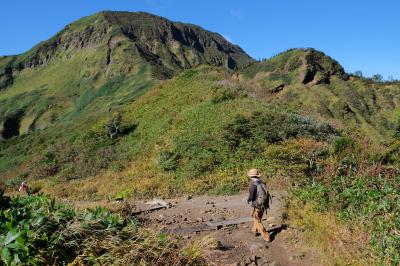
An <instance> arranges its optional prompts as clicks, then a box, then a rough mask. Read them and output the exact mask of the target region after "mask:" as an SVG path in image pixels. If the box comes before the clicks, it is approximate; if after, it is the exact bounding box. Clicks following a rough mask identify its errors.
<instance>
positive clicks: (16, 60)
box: [0, 11, 253, 90]
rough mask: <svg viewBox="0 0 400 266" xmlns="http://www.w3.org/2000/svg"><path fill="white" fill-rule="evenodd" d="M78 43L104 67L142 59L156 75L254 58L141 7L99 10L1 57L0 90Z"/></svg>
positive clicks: (70, 52)
mask: <svg viewBox="0 0 400 266" xmlns="http://www.w3.org/2000/svg"><path fill="white" fill-rule="evenodd" d="M82 49H87V50H88V51H89V50H90V51H93V50H97V51H99V54H102V58H99V60H101V61H102V62H101V64H103V65H104V71H106V72H107V73H111V74H112V73H116V72H118V73H121V74H126V73H127V72H129V71H130V70H131V69H133V68H135V67H134V65H137V64H147V65H150V66H151V69H152V73H153V76H154V77H155V78H157V79H166V78H170V77H172V75H173V74H174V73H176V72H178V71H181V70H183V69H187V68H191V67H194V66H197V65H201V64H207V65H213V66H221V67H225V68H228V69H237V68H241V67H243V66H245V65H248V64H249V63H250V62H251V61H253V59H252V58H251V57H250V56H248V55H247V54H246V53H245V52H244V51H243V50H242V49H241V48H240V47H239V46H237V45H234V44H232V43H230V42H228V41H227V40H225V39H224V38H223V37H222V36H221V35H219V34H217V33H213V32H210V31H207V30H204V29H202V28H201V27H199V26H194V25H191V24H185V23H181V22H172V21H170V20H168V19H165V18H162V17H159V16H156V15H152V14H149V13H145V12H120V11H118V12H117V11H103V12H99V13H96V14H94V15H92V16H88V17H84V18H82V19H79V20H77V21H75V22H73V23H71V24H69V25H67V26H66V27H65V28H64V29H63V30H61V31H60V32H59V33H57V34H56V35H55V36H54V37H52V38H50V39H49V40H47V41H44V42H42V43H40V44H38V45H36V46H35V47H33V48H32V49H31V50H29V51H28V52H26V53H24V54H21V55H18V56H12V57H10V58H5V59H4V58H3V59H1V58H0V90H1V89H3V88H5V87H7V86H9V85H10V84H12V81H13V77H14V75H15V73H17V72H20V71H22V70H23V69H26V68H35V67H38V66H44V65H47V64H49V63H50V62H53V61H54V60H56V59H60V58H61V59H62V60H66V59H67V58H73V57H74V55H75V54H76V52H77V51H79V50H82ZM110 65H113V67H110ZM110 68H112V69H114V70H113V71H109V69H110Z"/></svg>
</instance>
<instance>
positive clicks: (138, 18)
mask: <svg viewBox="0 0 400 266" xmlns="http://www.w3.org/2000/svg"><path fill="white" fill-rule="evenodd" d="M139 22H140V23H139ZM160 29H161V31H164V32H166V33H167V34H166V36H167V39H165V38H166V37H165V36H161V35H160V34H159V32H160ZM172 29H173V32H172ZM211 39H212V40H213V43H216V44H217V45H216V46H215V47H214V46H212V45H211V46H210V45H208V44H209V41H210V40H211ZM218 47H220V48H218ZM225 51H230V52H229V53H228V52H225ZM399 95H400V84H399V83H398V82H395V81H392V82H382V77H381V76H378V75H377V76H375V77H373V78H372V79H366V78H363V77H362V73H358V72H357V73H356V74H355V75H347V74H346V73H345V72H344V70H343V68H342V67H341V66H340V64H339V63H338V62H336V61H335V60H334V59H332V58H330V57H329V56H326V55H325V54H323V53H322V52H319V51H316V50H314V49H291V50H288V51H285V52H283V53H280V54H278V55H276V56H274V57H273V58H270V59H268V60H264V61H262V62H253V61H252V60H251V58H249V57H248V56H247V55H246V54H245V53H244V52H243V51H242V50H241V49H240V48H239V47H237V46H234V45H231V44H229V43H228V42H226V41H225V40H224V39H223V38H222V37H220V36H219V35H218V34H214V33H210V32H207V31H204V30H203V29H201V28H200V27H196V26H193V25H186V24H182V23H173V22H170V21H168V20H165V19H163V18H160V17H156V16H152V15H149V14H146V13H134V14H132V13H127V12H103V13H99V14H96V15H94V16H90V17H87V18H84V19H82V20H79V21H77V22H75V23H72V24H71V25H69V26H67V27H66V28H65V29H64V30H62V31H61V32H60V33H58V34H57V35H56V36H54V37H53V38H51V39H50V40H48V41H46V42H44V43H41V44H39V45H37V46H36V47H34V48H33V49H32V50H30V51H28V52H27V53H24V54H22V55H18V56H12V57H2V58H0V122H1V123H0V132H1V136H0V138H1V140H0V175H1V180H0V181H1V182H0V183H4V186H5V188H6V189H7V191H8V192H11V191H14V190H15V189H16V188H17V186H18V185H19V183H21V182H22V181H24V180H28V182H29V185H30V187H31V189H32V190H33V191H41V192H45V193H47V194H50V195H52V196H56V197H60V198H71V199H104V198H114V197H118V198H119V197H121V198H130V197H133V198H149V197H153V196H163V197H172V196H177V195H182V194H185V193H198V194H201V193H213V194H231V193H236V192H239V191H240V190H242V189H244V188H245V186H246V185H247V181H248V180H247V177H246V176H245V174H244V173H245V170H246V169H248V168H253V167H256V168H260V169H262V172H263V174H265V175H266V176H268V177H272V179H271V180H272V181H271V182H272V183H274V184H278V185H279V186H280V187H287V186H289V185H290V186H294V187H295V188H294V189H293V198H292V202H291V204H296V206H300V208H303V207H304V210H307V211H308V210H310V208H311V209H312V211H310V212H313V216H311V215H310V216H309V217H307V215H303V216H302V215H299V217H301V218H299V220H302V219H303V222H304V221H305V222H304V223H303V224H307V222H309V220H313V221H316V220H318V219H317V218H316V217H317V216H318V215H320V214H321V215H323V217H331V216H332V217H334V218H332V219H337V221H338V224H340V225H341V226H343V225H342V223H345V224H350V225H353V224H354V223H356V224H357V226H358V225H360V224H361V226H360V227H361V229H360V230H362V231H363V232H367V234H368V235H370V236H371V237H370V239H367V240H366V242H367V243H368V244H370V246H371V247H373V248H374V251H373V252H371V253H372V255H371V254H368V256H369V257H371V259H373V260H376V261H379V262H382V263H387V264H388V263H389V264H390V263H392V264H396V263H397V262H398V261H399V260H400V258H399V256H400V255H399V252H398V250H399V249H400V246H399V242H400V240H399V233H398V231H399V230H400V224H399V219H398V217H400V213H399V205H398V203H399V202H400V201H399V197H398V195H397V194H398V193H399V184H400V180H399V178H398V175H399V169H398V168H399V158H400V149H399V147H400V145H399V140H398V138H399V135H400V134H399V132H400V130H399V128H400V122H399V121H400V119H399V105H400V97H399ZM0 201H1V203H2V205H1V206H5V207H3V209H2V210H1V216H0V219H3V220H4V221H5V222H4V223H2V224H1V225H0V228H1V230H2V231H0V235H1V237H0V241H3V242H1V243H3V244H2V253H1V254H2V258H3V261H4V263H6V264H13V263H14V264H17V263H18V261H19V260H21V261H29V262H30V263H43V262H46V263H52V264H54V263H58V262H59V261H63V262H72V261H74V260H75V263H76V264H79V263H80V260H82V261H85V262H88V263H93V264H95V263H107V261H111V260H113V259H116V258H117V257H118V259H121V264H137V263H139V262H141V261H140V260H144V261H148V262H149V263H150V264H151V262H154V260H155V259H156V258H157V257H158V256H166V257H165V258H164V257H163V259H166V258H167V257H168V259H173V260H174V261H177V262H180V263H196V262H197V261H196V259H197V258H193V257H191V256H189V257H187V256H186V255H182V254H191V252H190V249H189V250H186V251H187V252H186V251H185V252H183V251H182V252H183V253H182V252H180V251H178V250H177V249H176V248H175V245H174V242H173V241H172V242H171V241H170V240H169V239H167V238H165V236H158V235H154V234H151V233H149V232H147V231H145V230H143V229H142V228H140V226H138V225H137V224H136V223H132V221H131V220H130V218H129V217H123V216H120V215H115V214H110V213H109V212H108V211H106V210H103V209H97V210H92V211H90V210H88V211H86V212H77V211H75V210H74V209H72V208H70V207H68V206H65V205H61V204H58V203H56V202H55V201H53V200H51V199H50V198H48V197H46V196H43V195H40V196H28V197H24V198H12V199H10V200H8V199H7V198H5V197H3V195H1V197H0ZM8 204H11V205H10V206H11V207H10V206H7V205H8ZM310 206H312V207H310ZM22 213H25V214H24V215H25V216H24V215H22ZM310 217H312V219H311V218H310ZM307 218H310V219H309V220H307ZM318 221H319V222H321V219H319V220H318ZM334 224H336V223H334ZM97 226H98V228H100V229H101V230H98V231H96V230H94V229H95V228H97ZM327 227H329V226H327ZM307 229H310V228H307ZM310 230H312V228H311V229H310ZM94 231H95V232H94ZM349 231H351V230H350V229H349ZM76 232H77V233H76ZM76 234H78V235H76ZM87 235H93V237H95V239H91V238H89V239H88V240H85V239H86V237H87ZM104 241H108V242H107V243H110V246H107V248H106V249H103V248H101V245H102V243H104ZM121 241H122V242H123V243H124V244H123V245H122V246H121V247H117V246H116V243H118V242H121ZM148 243H150V249H146V248H145V247H146V245H147V244H148ZM365 245H367V244H365ZM327 246H329V245H327ZM78 247H79V248H78ZM164 248H166V250H167V253H165V254H164V253H162V252H161V250H164ZM127 249H133V250H135V251H134V252H136V251H137V252H138V253H137V255H136V257H135V258H137V259H138V260H134V259H133V258H131V257H129V258H126V257H120V256H117V254H121V252H122V253H123V252H125V251H126V250H127ZM44 250H48V251H49V252H48V253H46V252H44ZM62 250H70V252H68V254H67V253H65V254H64V253H62V252H61V251H62ZM147 250H148V252H149V253H146V252H147ZM145 251H146V252H145ZM82 252H83V253H82ZM160 252H161V253H160ZM194 253H196V252H194ZM135 254H136V253H135ZM160 254H161V255H160ZM69 256H70V257H69ZM185 256H186V257H185ZM363 256H364V255H363Z"/></svg>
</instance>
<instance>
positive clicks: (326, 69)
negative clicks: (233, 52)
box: [244, 48, 348, 85]
mask: <svg viewBox="0 0 400 266" xmlns="http://www.w3.org/2000/svg"><path fill="white" fill-rule="evenodd" d="M244 75H245V77H247V78H256V79H257V80H259V79H260V78H261V79H262V77H266V76H270V75H280V76H285V77H286V78H285V80H287V81H289V82H292V81H294V82H298V81H299V82H301V83H303V84H307V85H316V84H329V83H330V80H331V78H332V77H333V76H335V77H338V78H340V79H343V80H347V79H348V76H347V74H346V73H345V71H344V69H343V67H342V66H341V65H340V64H339V63H338V62H337V61H336V60H334V59H333V58H331V57H330V56H328V55H326V54H325V53H323V52H321V51H318V50H316V49H314V48H293V49H289V50H286V51H284V52H282V53H279V54H277V55H275V56H274V57H272V58H269V59H266V60H264V61H261V62H257V63H254V64H253V65H252V66H250V67H249V68H247V69H245V70H244Z"/></svg>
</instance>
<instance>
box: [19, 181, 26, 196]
mask: <svg viewBox="0 0 400 266" xmlns="http://www.w3.org/2000/svg"><path fill="white" fill-rule="evenodd" d="M18 191H19V192H22V193H28V183H27V182H26V181H24V182H22V183H21V185H20V186H19V189H18Z"/></svg>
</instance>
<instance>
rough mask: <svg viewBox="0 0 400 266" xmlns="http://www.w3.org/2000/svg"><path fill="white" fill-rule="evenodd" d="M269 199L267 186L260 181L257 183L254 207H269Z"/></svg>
mask: <svg viewBox="0 0 400 266" xmlns="http://www.w3.org/2000/svg"><path fill="white" fill-rule="evenodd" d="M270 201H271V195H270V194H269V192H268V189H267V186H266V185H265V184H264V183H262V182H260V183H258V184H257V198H256V202H255V203H256V204H255V205H256V206H255V207H256V208H258V209H265V210H266V209H269V204H270Z"/></svg>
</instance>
